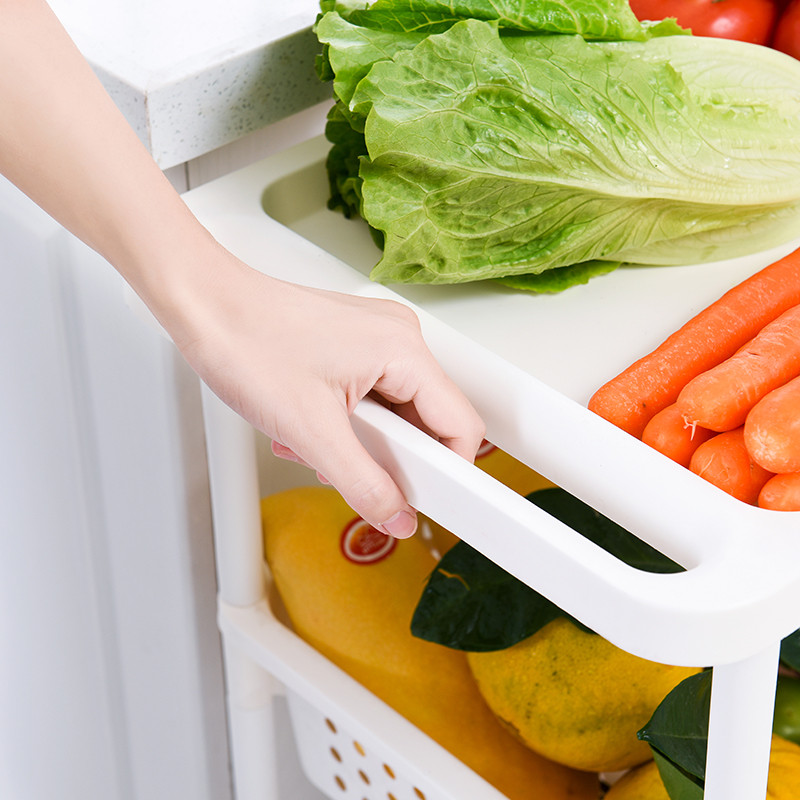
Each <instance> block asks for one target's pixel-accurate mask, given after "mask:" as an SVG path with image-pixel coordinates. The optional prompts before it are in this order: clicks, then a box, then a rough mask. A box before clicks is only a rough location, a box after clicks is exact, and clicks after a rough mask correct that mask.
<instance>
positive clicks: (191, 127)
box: [50, 0, 330, 169]
mask: <svg viewBox="0 0 800 800" xmlns="http://www.w3.org/2000/svg"><path fill="white" fill-rule="evenodd" d="M50 5H51V7H52V8H53V10H54V11H55V13H56V14H57V15H58V17H59V18H60V19H61V21H62V23H63V24H64V26H65V27H66V29H67V30H68V31H69V33H70V35H71V36H72V38H73V39H74V40H75V42H76V44H77V45H78V47H79V48H80V49H81V51H82V52H83V54H84V56H86V58H87V60H88V61H89V62H90V63H91V64H92V66H93V67H94V69H95V71H96V72H97V74H98V75H99V76H100V78H101V80H102V81H103V83H104V85H105V86H106V89H107V90H108V91H109V93H110V94H111V96H112V97H113V98H114V100H115V101H116V103H117V105H118V106H119V107H120V108H121V109H122V111H123V113H124V114H125V115H126V117H127V118H128V121H129V122H130V123H131V125H132V126H133V127H134V129H135V130H136V131H137V133H138V134H139V136H140V137H141V139H142V140H143V141H144V142H145V144H146V145H147V146H148V148H149V149H150V152H151V153H152V154H153V156H154V158H155V159H156V161H157V162H158V164H159V165H160V166H161V167H162V168H165V169H166V168H168V167H171V166H174V165H176V164H181V163H183V162H185V161H189V160H190V159H192V158H196V157H197V156H200V155H203V154H205V153H208V152H210V151H211V150H214V149H216V148H217V147H220V146H222V145H224V144H227V143H229V142H231V141H233V140H235V139H237V138H239V137H241V136H243V135H245V134H247V133H250V132H252V131H255V130H258V129H259V128H262V127H264V126H265V125H268V124H270V123H272V122H276V121H277V120H279V119H282V118H284V117H286V116H289V115H290V114H293V113H295V112H297V111H301V110H302V109H304V108H307V107H309V106H311V105H313V104H315V103H318V102H321V101H323V100H325V99H326V98H327V97H328V96H329V95H330V87H329V86H328V85H325V84H323V83H321V82H320V81H319V80H318V79H317V77H316V74H315V72H314V56H315V54H316V52H317V50H318V45H317V42H316V39H315V37H314V35H313V33H312V32H311V25H312V24H313V22H314V19H315V17H316V14H317V10H318V8H319V3H318V0H282V1H280V0H215V1H214V2H211V0H135V2H133V1H132V0H50Z"/></svg>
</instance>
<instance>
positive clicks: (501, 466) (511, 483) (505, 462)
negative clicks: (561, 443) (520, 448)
mask: <svg viewBox="0 0 800 800" xmlns="http://www.w3.org/2000/svg"><path fill="white" fill-rule="evenodd" d="M475 465H476V466H478V467H480V468H481V469H482V470H483V471H484V472H486V473H487V474H489V475H491V476H492V477H493V478H495V479H497V480H498V481H500V483H502V484H504V485H505V486H508V488H509V489H513V490H514V491H515V492H517V493H518V494H521V495H528V494H530V493H531V492H535V491H538V490H539V489H548V488H551V487H552V486H554V485H555V484H553V483H551V482H550V481H549V480H547V478H544V477H542V476H541V475H540V474H539V473H538V472H535V471H534V470H532V469H531V468H530V467H528V466H527V465H525V464H523V463H522V462H521V461H518V460H517V459H516V458H514V457H513V456H510V455H509V454H508V453H506V452H505V450H501V449H500V448H499V447H495V446H494V445H493V444H490V443H489V442H484V443H483V445H482V446H481V448H480V450H478V454H477V455H476V456H475Z"/></svg>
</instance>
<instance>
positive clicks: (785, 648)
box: [781, 629, 800, 672]
mask: <svg viewBox="0 0 800 800" xmlns="http://www.w3.org/2000/svg"><path fill="white" fill-rule="evenodd" d="M781 661H782V662H783V663H784V665H785V666H787V667H789V668H791V669H793V670H795V671H796V672H800V629H798V630H796V631H795V632H794V633H790V634H789V635H788V636H787V637H786V638H785V639H784V640H783V641H782V642H781Z"/></svg>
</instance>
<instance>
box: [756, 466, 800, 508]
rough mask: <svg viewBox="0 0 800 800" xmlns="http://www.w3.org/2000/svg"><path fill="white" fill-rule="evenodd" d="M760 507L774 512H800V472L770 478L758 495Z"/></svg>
mask: <svg viewBox="0 0 800 800" xmlns="http://www.w3.org/2000/svg"><path fill="white" fill-rule="evenodd" d="M758 505H759V506H760V507H761V508H770V509H772V510H773V511H800V472H789V473H787V474H785V475H775V476H774V477H772V478H770V479H769V480H768V481H767V482H766V483H765V484H764V485H763V486H762V487H761V491H760V492H759V493H758Z"/></svg>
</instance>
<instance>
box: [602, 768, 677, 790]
mask: <svg viewBox="0 0 800 800" xmlns="http://www.w3.org/2000/svg"><path fill="white" fill-rule="evenodd" d="M605 800H670V797H669V795H668V794H667V790H666V788H665V787H664V783H663V781H662V780H661V773H660V772H659V771H658V767H657V766H656V762H655V761H648V762H647V763H646V764H642V765H641V766H640V767H636V768H635V769H632V770H631V771H630V772H626V773H625V774H624V775H623V776H622V777H621V778H620V779H619V780H618V781H617V782H616V783H615V784H614V785H613V786H612V787H611V788H610V789H609V790H608V792H606V796H605Z"/></svg>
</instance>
